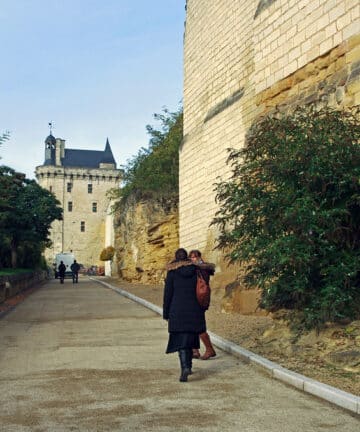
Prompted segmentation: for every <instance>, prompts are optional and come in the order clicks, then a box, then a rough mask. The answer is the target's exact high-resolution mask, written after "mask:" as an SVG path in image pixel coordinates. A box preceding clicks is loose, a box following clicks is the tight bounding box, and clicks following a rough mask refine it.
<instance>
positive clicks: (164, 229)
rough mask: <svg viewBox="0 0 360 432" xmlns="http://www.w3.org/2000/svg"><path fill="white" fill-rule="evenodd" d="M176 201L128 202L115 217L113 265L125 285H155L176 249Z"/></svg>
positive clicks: (177, 230)
mask: <svg viewBox="0 0 360 432" xmlns="http://www.w3.org/2000/svg"><path fill="white" fill-rule="evenodd" d="M178 226H179V225H178V207H177V202H170V201H167V202H166V203H160V202H156V201H146V202H135V201H132V202H130V203H128V204H127V205H126V208H123V209H121V210H120V211H119V212H118V213H117V214H116V216H115V251H116V252H115V263H116V267H117V272H118V275H119V277H121V278H123V279H125V280H127V281H129V282H139V283H144V284H159V283H162V282H163V281H164V277H165V273H166V272H165V265H166V263H168V262H169V261H171V260H172V258H173V256H174V252H175V250H176V249H177V248H178V247H179V246H178V245H179V229H178Z"/></svg>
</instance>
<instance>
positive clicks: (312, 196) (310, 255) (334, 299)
mask: <svg viewBox="0 0 360 432" xmlns="http://www.w3.org/2000/svg"><path fill="white" fill-rule="evenodd" d="M229 151H230V153H229V158H228V164H229V165H230V167H231V170H232V175H231V178H230V179H229V180H227V181H222V180H221V179H220V180H219V182H218V183H217V184H216V197H217V201H218V203H219V207H220V210H219V211H218V212H217V213H216V216H215V218H214V220H213V222H212V224H214V225H216V226H217V227H218V228H219V230H220V235H219V238H218V243H217V247H218V248H220V249H222V250H224V251H228V252H227V255H226V257H227V259H228V260H229V261H230V262H240V263H242V264H243V265H244V266H245V269H246V277H245V280H244V283H245V285H246V286H247V287H254V286H257V287H260V288H261V289H262V296H261V306H262V307H264V308H266V309H267V310H277V309H279V308H290V309H295V310H296V311H298V312H299V313H298V314H297V315H298V316H299V315H300V316H301V320H302V323H303V325H305V326H306V327H308V328H310V327H316V326H321V325H322V323H324V322H325V321H329V320H330V321H336V320H340V319H342V318H345V317H348V318H354V317H356V316H359V315H360V265H359V263H360V121H359V110H357V111H353V112H349V111H335V110H330V109H323V110H320V111H316V110H315V109H314V108H312V107H307V108H299V109H297V110H296V111H295V112H294V113H292V114H287V115H283V116H279V115H272V116H268V117H266V118H263V119H262V120H260V121H259V122H258V123H256V124H254V125H253V126H252V127H251V129H250V131H249V133H248V135H247V137H246V145H245V147H244V148H243V149H241V150H235V149H230V150H229Z"/></svg>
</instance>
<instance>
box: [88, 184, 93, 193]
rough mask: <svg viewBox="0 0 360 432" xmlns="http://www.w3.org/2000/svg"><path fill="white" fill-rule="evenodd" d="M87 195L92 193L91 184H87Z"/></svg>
mask: <svg viewBox="0 0 360 432" xmlns="http://www.w3.org/2000/svg"><path fill="white" fill-rule="evenodd" d="M88 193H92V184H91V183H89V184H88Z"/></svg>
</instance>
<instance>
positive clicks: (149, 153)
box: [110, 109, 183, 208]
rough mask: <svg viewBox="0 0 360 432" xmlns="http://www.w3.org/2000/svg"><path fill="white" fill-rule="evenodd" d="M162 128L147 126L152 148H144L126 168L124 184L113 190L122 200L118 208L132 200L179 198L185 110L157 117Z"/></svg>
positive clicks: (165, 110)
mask: <svg viewBox="0 0 360 432" xmlns="http://www.w3.org/2000/svg"><path fill="white" fill-rule="evenodd" d="M154 118H155V120H157V121H159V122H160V124H161V127H160V129H155V128H154V127H152V126H149V125H148V126H147V127H146V129H147V131H148V134H149V135H150V140H149V147H148V148H141V149H140V150H139V152H138V154H137V155H136V156H134V157H133V158H132V159H130V160H128V161H127V164H126V165H125V166H123V167H122V168H123V170H124V171H123V185H122V187H121V188H120V189H118V190H112V192H111V194H110V196H112V197H113V198H120V200H119V203H118V205H117V206H115V208H119V204H120V205H124V204H125V203H126V202H127V200H128V199H129V198H130V197H131V198H132V199H135V200H137V201H139V200H142V199H157V200H167V199H169V198H171V197H174V196H177V195H178V190H179V188H178V176H179V146H180V143H181V141H182V136H183V115H182V110H179V111H178V112H175V113H171V112H169V111H168V110H167V109H164V111H163V114H155V115H154Z"/></svg>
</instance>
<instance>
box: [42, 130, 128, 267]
mask: <svg viewBox="0 0 360 432" xmlns="http://www.w3.org/2000/svg"><path fill="white" fill-rule="evenodd" d="M35 173H36V178H37V181H38V183H39V184H40V186H42V187H43V188H45V189H47V190H49V191H50V192H52V193H53V194H54V195H55V196H56V198H57V199H58V200H59V201H60V203H61V206H62V208H63V220H62V221H54V223H53V225H52V229H51V237H50V238H51V241H52V246H51V247H50V248H49V249H47V250H46V251H45V258H46V260H47V262H48V263H49V264H51V263H52V262H53V261H54V257H55V255H56V254H57V253H60V252H71V251H72V252H73V253H74V255H75V258H76V260H77V261H78V262H79V263H82V264H84V265H85V266H86V267H88V266H91V265H103V264H104V263H103V262H101V261H100V260H99V257H100V253H101V251H102V250H103V248H104V247H105V246H109V244H106V242H107V241H109V240H108V239H109V238H111V236H109V233H108V231H109V227H106V224H109V221H111V218H109V215H108V213H109V211H108V207H109V202H110V201H109V198H108V197H107V192H108V191H109V190H110V189H112V188H116V187H118V185H119V182H120V178H121V170H119V169H117V168H116V162H115V159H114V156H113V154H112V151H111V147H110V144H109V140H107V141H106V145H105V149H104V150H103V151H97V150H75V149H66V148H65V140H63V139H61V138H55V137H54V136H53V135H52V134H51V131H50V135H49V136H48V137H47V138H46V140H45V161H44V164H43V165H40V166H37V167H36V172H35ZM111 229H112V227H110V230H111Z"/></svg>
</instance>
